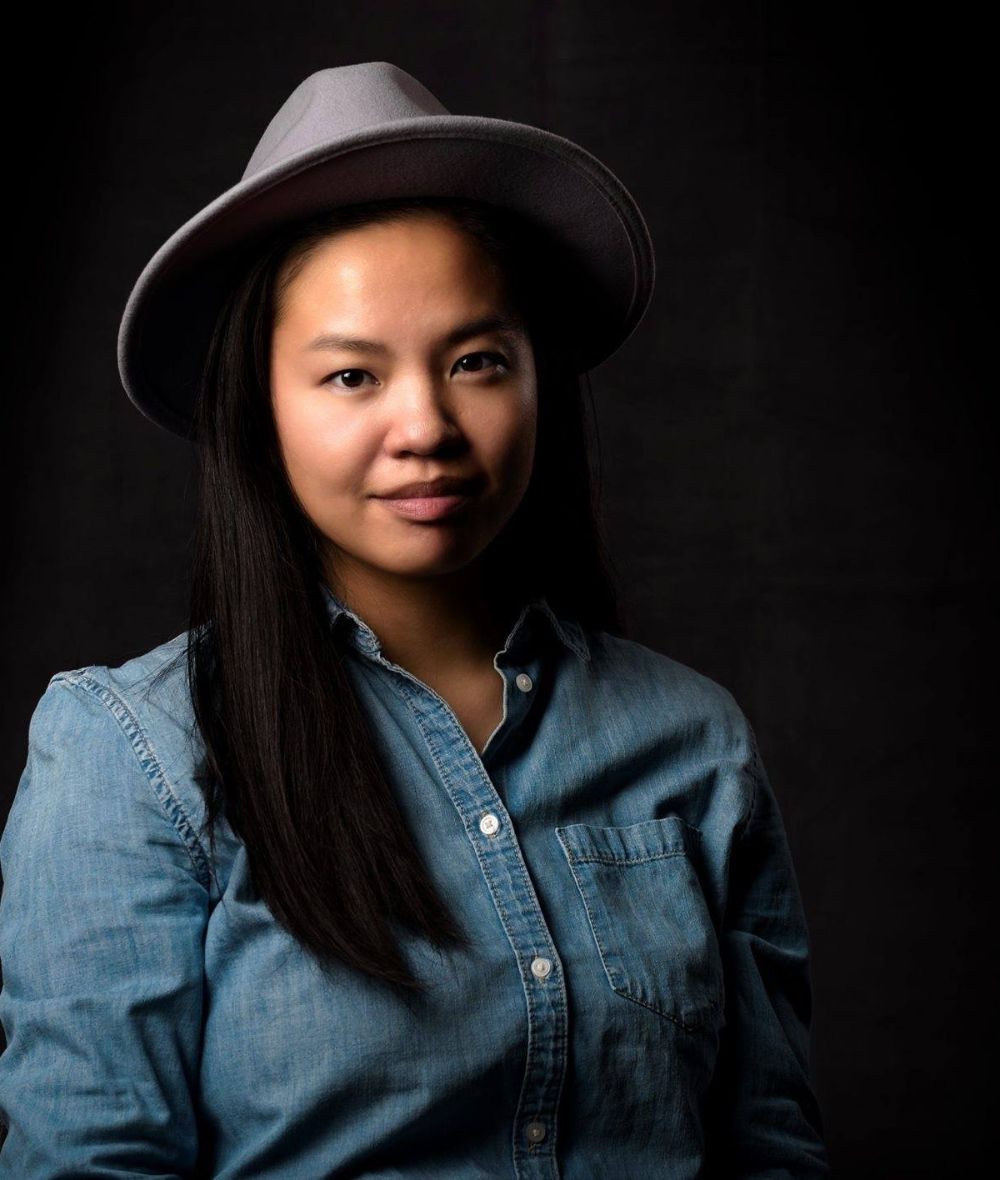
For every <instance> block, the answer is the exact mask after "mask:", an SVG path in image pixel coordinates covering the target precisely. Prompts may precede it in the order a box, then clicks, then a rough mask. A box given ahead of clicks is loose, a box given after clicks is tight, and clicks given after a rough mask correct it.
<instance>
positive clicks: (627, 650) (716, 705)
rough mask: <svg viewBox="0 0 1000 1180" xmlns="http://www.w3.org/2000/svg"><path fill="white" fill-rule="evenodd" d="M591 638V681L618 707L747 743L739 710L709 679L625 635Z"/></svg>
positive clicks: (727, 692)
mask: <svg viewBox="0 0 1000 1180" xmlns="http://www.w3.org/2000/svg"><path fill="white" fill-rule="evenodd" d="M589 640H590V651H591V666H592V674H591V679H592V682H593V683H594V684H595V685H596V686H601V685H603V686H604V688H605V691H607V692H608V693H609V694H613V695H614V697H615V699H616V700H617V701H618V702H619V707H620V708H624V709H625V710H636V711H638V712H640V713H642V714H643V715H645V716H647V717H653V716H657V715H660V716H663V715H668V716H671V717H673V718H674V719H675V720H676V721H678V722H679V723H682V724H686V725H691V724H699V725H701V726H705V727H707V728H709V729H711V730H713V731H715V732H716V733H717V734H719V735H720V736H723V737H725V738H727V739H730V740H733V739H737V740H742V741H749V740H751V735H750V725H749V722H748V720H747V717H746V714H745V713H744V711H743V709H742V707H741V706H740V704H739V703H738V702H737V700H736V698H735V696H734V695H733V693H732V692H731V691H730V690H729V689H728V688H727V687H726V686H725V685H724V684H722V683H721V682H720V681H718V680H715V679H714V678H713V677H712V676H710V675H708V674H707V673H705V672H702V671H699V670H698V669H696V668H693V667H691V666H690V665H689V664H685V663H683V662H682V661H681V660H679V659H676V658H675V657H673V656H669V655H667V654H666V653H665V652H663V651H660V650H659V649H658V648H654V647H651V646H649V645H648V644H645V643H642V642H640V641H639V640H636V639H632V638H629V637H626V636H624V635H618V634H612V633H610V632H607V631H596V632H593V631H592V632H591V633H590V635H589Z"/></svg>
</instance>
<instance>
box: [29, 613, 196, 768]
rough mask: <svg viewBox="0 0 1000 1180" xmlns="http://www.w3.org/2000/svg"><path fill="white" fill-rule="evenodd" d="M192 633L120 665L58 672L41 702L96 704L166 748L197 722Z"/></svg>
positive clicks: (170, 640)
mask: <svg viewBox="0 0 1000 1180" xmlns="http://www.w3.org/2000/svg"><path fill="white" fill-rule="evenodd" d="M188 634H189V633H188V632H187V631H182V632H181V633H180V634H179V635H175V636H174V637H173V638H172V639H168V640H166V641H165V642H163V643H159V644H157V645H156V646H155V647H152V648H150V649H149V650H148V651H145V652H142V653H140V654H138V655H135V656H131V657H130V658H128V659H126V660H124V661H122V662H121V663H120V664H87V665H84V666H83V667H79V668H67V669H64V670H62V671H59V672H55V673H53V675H52V676H51V677H50V678H49V682H48V684H47V686H46V689H45V693H44V694H43V698H42V701H43V702H44V701H45V700H46V698H50V699H55V700H67V699H76V700H81V699H88V698H90V699H93V700H95V701H98V702H100V703H101V704H102V705H103V706H104V708H105V709H106V710H107V711H108V712H110V713H111V714H112V715H113V716H114V717H116V718H117V719H118V721H119V723H121V724H122V726H123V727H124V728H126V729H129V730H133V731H137V732H139V733H142V734H145V735H146V736H147V737H152V736H155V738H156V740H157V742H158V744H160V745H161V746H162V745H163V743H164V740H165V739H168V737H169V735H170V734H171V733H172V732H180V731H182V730H183V731H187V730H190V728H191V724H192V720H193V711H192V708H191V697H190V692H189V689H188V680H187V640H188ZM67 690H68V696H67ZM41 703H42V702H40V704H41Z"/></svg>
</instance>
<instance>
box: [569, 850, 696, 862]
mask: <svg viewBox="0 0 1000 1180" xmlns="http://www.w3.org/2000/svg"><path fill="white" fill-rule="evenodd" d="M686 855H687V854H686V852H685V851H684V849H683V848H678V849H677V850H676V851H675V852H653V853H650V855H649V856H630V857H621V856H611V855H610V854H609V853H597V852H594V853H589V852H583V853H577V852H574V853H572V855H571V856H570V859H571V860H572V861H573V862H574V863H576V864H601V865H643V864H647V863H648V862H649V861H651V860H666V859H667V858H668V857H671V856H686Z"/></svg>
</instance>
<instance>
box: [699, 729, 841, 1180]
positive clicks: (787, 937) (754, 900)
mask: <svg viewBox="0 0 1000 1180" xmlns="http://www.w3.org/2000/svg"><path fill="white" fill-rule="evenodd" d="M749 749H750V754H749V759H748V765H747V767H746V772H747V776H748V778H747V782H748V788H749V792H750V797H751V803H750V807H749V811H748V814H747V817H746V819H745V821H744V822H743V824H742V825H741V826H740V828H739V829H738V830H737V832H736V834H735V835H734V838H733V846H732V855H731V858H730V872H729V892H728V899H727V905H726V911H725V916H724V919H723V929H722V938H721V949H722V955H723V959H724V963H725V981H726V1003H725V1015H726V1023H725V1024H724V1026H723V1028H722V1031H721V1035H720V1046H719V1056H718V1060H717V1064H716V1072H715V1075H714V1076H713V1080H712V1084H711V1087H710V1091H709V1095H708V1100H707V1111H706V1132H707V1142H706V1164H707V1170H706V1172H705V1175H706V1176H707V1177H709V1178H710V1180H751V1178H759V1180H765V1178H766V1180H813V1178H816V1177H827V1176H829V1175H830V1166H829V1161H828V1157H827V1153H826V1147H825V1144H824V1138H823V1135H824V1132H823V1124H822V1117H821V1113H820V1109H819V1105H818V1103H817V1100H816V1097H815V1094H814V1092H813V1088H812V1083H811V1079H810V1070H809V1030H810V1022H811V1018H812V983H811V976H810V966H809V952H810V947H809V935H808V930H807V927H806V920H805V914H804V912H803V906H802V900H801V896H800V892H799V886H798V881H797V879H796V875H795V869H794V866H793V863H792V858H791V852H790V849H789V844H788V840H787V836H786V832H785V827H784V823H783V820H782V817H781V814H780V811H779V807H778V803H777V800H776V798H775V795H774V792H773V790H772V788H771V784H770V782H769V781H768V777H767V774H766V772H765V770H764V767H763V764H762V763H761V760H760V756H759V754H758V751H757V745H756V740H755V738H754V735H753V731H752V730H750V733H749Z"/></svg>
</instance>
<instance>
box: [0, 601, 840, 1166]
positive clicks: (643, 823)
mask: <svg viewBox="0 0 1000 1180" xmlns="http://www.w3.org/2000/svg"><path fill="white" fill-rule="evenodd" d="M324 592H325V595H326V601H327V605H328V608H329V612H330V619H331V625H335V626H337V628H338V634H342V636H343V638H344V640H345V642H344V645H343V650H344V652H345V662H346V664H347V666H348V668H349V675H350V677H351V681H352V683H353V684H354V686H355V688H356V691H357V694H358V697H359V700H360V702H361V706H362V708H363V709H364V710H365V711H366V713H367V715H368V717H369V718H370V719H371V720H372V721H373V723H374V724H373V731H374V734H375V740H376V742H377V743H378V744H379V751H380V753H381V754H382V755H383V762H384V764H385V765H386V767H387V771H388V773H389V776H390V781H391V782H392V784H393V788H394V790H395V792H396V793H397V795H398V798H399V801H400V805H401V807H402V808H403V812H404V815H405V817H406V820H407V822H408V824H409V825H410V829H411V831H412V832H413V833H414V836H415V839H416V841H417V844H418V848H419V850H420V852H421V854H422V857H423V859H424V861H425V863H426V864H427V866H428V868H429V870H430V871H431V874H432V876H433V878H434V880H435V883H436V884H437V886H438V887H439V888H440V890H441V892H442V895H443V896H444V897H445V898H446V900H447V901H448V903H449V905H450V906H451V908H452V912H453V913H454V914H455V915H456V916H457V917H458V919H459V920H460V922H461V925H462V927H463V929H464V930H465V931H466V933H467V934H468V935H469V936H470V938H471V942H472V948H471V950H464V951H461V952H459V951H449V950H442V951H438V950H436V949H434V948H432V947H431V946H430V944H427V943H425V942H424V941H423V940H419V939H417V938H416V937H415V936H410V935H408V934H406V933H404V934H403V936H402V937H403V949H404V952H405V955H406V958H407V961H408V963H409V965H410V966H411V968H412V969H413V970H414V972H415V973H416V974H417V975H418V976H420V977H421V978H423V979H426V980H429V981H430V983H431V987H430V988H429V989H428V991H427V992H426V994H425V995H424V996H422V997H421V998H419V999H413V998H409V999H402V998H399V997H398V996H397V994H396V993H394V992H393V991H392V989H388V988H383V987H378V986H373V981H372V980H370V979H369V978H368V977H365V976H362V975H360V974H358V973H354V972H352V971H350V970H349V969H347V968H346V967H345V968H344V969H343V970H341V971H339V972H338V971H332V972H331V971H327V972H326V973H323V972H322V971H321V970H320V968H319V967H318V966H316V965H315V960H313V959H312V958H311V957H310V956H309V955H308V954H307V953H306V952H305V951H304V949H303V948H302V947H301V946H300V945H299V944H298V943H297V942H296V941H295V940H294V939H293V938H292V936H291V935H289V934H287V933H286V932H285V931H284V930H283V929H282V928H281V927H280V926H279V925H278V924H277V923H276V922H275V920H274V919H273V917H272V915H271V914H270V912H269V911H268V910H267V908H266V907H265V906H264V904H263V903H262V902H261V900H260V899H259V898H258V896H257V895H256V894H255V892H254V890H253V889H252V887H251V884H250V876H249V872H248V863H247V858H246V851H245V848H244V847H243V845H242V842H241V841H240V840H239V839H238V838H236V837H235V836H234V834H233V833H232V830H231V828H229V826H228V824H226V823H225V821H224V819H223V821H222V826H221V827H220V828H219V843H218V846H217V860H216V871H217V874H218V885H217V884H216V881H215V880H214V879H213V878H212V877H211V875H210V873H209V859H208V858H209V851H208V846H207V840H203V839H202V838H200V836H199V829H200V824H201V821H202V819H203V817H204V805H203V800H202V795H201V791H200V789H199V787H198V785H197V784H196V783H195V781H194V778H193V775H194V773H195V770H196V765H197V762H198V754H199V749H198V745H197V742H198V738H197V731H196V729H194V728H193V726H192V716H193V714H192V709H191V702H190V696H189V693H188V691H187V682H186V669H185V667H184V660H183V655H184V645H185V643H186V640H187V632H184V633H182V634H180V635H178V636H176V637H175V638H174V639H172V640H170V641H168V642H166V643H164V644H161V645H160V646H159V647H156V648H154V649H153V650H151V651H149V652H147V653H145V654H144V655H141V656H137V657H136V658H134V659H130V660H128V661H127V662H125V663H123V664H122V665H121V666H119V667H107V666H102V665H91V666H88V667H84V668H78V669H75V670H72V671H65V672H58V673H56V674H55V675H53V676H52V678H51V680H50V681H49V684H48V686H47V688H46V689H45V691H44V693H43V694H42V696H41V698H40V700H39V701H38V703H37V705H36V707H35V710H34V713H33V715H32V718H31V722H30V727H29V734H28V738H29V744H28V759H27V765H26V767H25V770H24V773H23V775H22V777H21V780H20V782H19V784H18V788H17V791H16V794H15V798H14V802H13V807H12V810H11V812H10V815H9V818H8V821H7V823H6V827H5V829H4V832H3V837H2V839H0V869H2V872H3V878H4V890H3V896H2V901H0V961H2V966H3V990H2V992H0V1019H2V1023H3V1027H4V1030H5V1033H6V1036H7V1040H8V1046H7V1048H6V1051H5V1052H4V1053H3V1054H2V1056H0V1115H2V1121H3V1122H6V1123H7V1124H9V1130H8V1133H7V1137H6V1141H5V1142H4V1144H3V1147H2V1149H0V1176H3V1177H5V1178H12V1180H13V1178H16V1180H34V1178H38V1180H42V1178H43V1177H44V1178H45V1180H55V1178H64V1177H65V1178H69V1177H73V1178H82V1177H96V1176H101V1177H122V1176H150V1175H156V1176H161V1177H181V1176H212V1177H219V1178H225V1180H236V1178H237V1177H254V1178H264V1177H282V1178H289V1180H291V1178H293V1177H294V1178H296V1180H301V1178H304V1180H319V1178H321V1177H398V1178H400V1180H402V1178H404V1177H405V1178H407V1180H410V1178H413V1180H416V1178H418V1177H419V1178H424V1180H430V1178H433V1180H474V1178H477V1177H483V1178H486V1177H490V1178H494V1177H515V1178H518V1180H543V1178H544V1180H552V1178H554V1177H565V1178H566V1180H596V1178H604V1180H626V1178H628V1180H637V1178H640V1177H642V1178H645V1177H658V1178H659V1177H662V1178H664V1180H688V1178H693V1177H696V1176H702V1177H724V1176H731V1177H741V1178H742V1177H769V1178H774V1177H796V1178H810V1177H820V1176H827V1175H829V1165H828V1162H827V1156H826V1151H825V1147H824V1142H823V1130H822V1123H821V1119H820V1112H819V1109H818V1107H817V1102H816V1099H815V1096H814V1093H813V1090H812V1087H811V1081H810V1074H809V1065H808V1044H809V1022H810V1019H811V984H810V970H809V945H808V935H807V929H806V924H805V919H804V915H803V910H802V904H801V899H800V894H799V890H798V884H797V880H796V876H795V871H794V868H793V864H792V860H791V857H790V852H789V847H788V843H787V839H786V833H785V829H784V826H783V821H782V819H781V815H780V812H779V809H778V804H777V801H776V798H775V795H774V793H773V791H772V788H771V786H770V784H769V782H768V778H767V776H766V774H765V772H764V769H763V767H762V765H761V761H760V758H759V756H758V753H757V749H756V746H755V742H754V737H753V733H752V730H751V728H750V725H749V724H748V722H747V719H746V717H745V716H744V714H743V713H742V711H741V710H740V708H739V707H738V705H737V704H736V702H735V700H734V699H733V697H732V696H731V694H730V693H729V692H728V690H726V689H725V688H723V687H721V686H720V685H719V684H717V683H716V682H714V681H713V680H711V679H709V678H708V677H706V676H704V675H702V674H700V673H698V672H696V671H693V670H692V669H690V668H688V667H686V666H685V665H683V664H681V663H678V662H676V661H675V660H673V659H670V658H669V657H667V656H665V655H663V654H660V653H659V652H656V651H654V650H652V649H651V648H648V647H646V646H644V645H642V644H640V643H637V642H634V641H631V640H628V639H625V638H622V637H616V636H612V635H610V634H609V633H606V632H603V631H590V630H584V628H583V627H582V626H581V625H580V624H579V623H578V622H577V621H575V620H574V619H573V618H568V617H564V616H562V615H561V614H556V613H555V612H554V610H553V609H552V608H551V607H550V605H549V604H548V602H547V601H546V600H545V599H544V598H535V599H532V600H531V601H529V602H528V603H527V604H526V605H525V606H524V608H523V610H522V611H521V612H520V615H519V617H518V618H517V621H516V623H515V624H514V626H513V627H512V629H511V631H510V633H509V635H508V636H507V639H506V642H505V644H504V647H503V648H502V650H500V651H499V652H497V653H496V656H495V657H494V667H495V668H496V672H497V675H498V676H499V677H500V678H501V679H502V681H503V714H502V720H501V722H500V723H499V724H498V726H497V727H496V729H495V730H494V731H493V733H492V734H491V736H490V738H489V741H488V742H487V744H486V746H485V749H484V750H483V752H482V754H479V753H478V752H477V750H476V748H475V746H474V745H473V743H472V742H471V741H470V739H469V738H468V736H467V735H466V733H465V731H464V730H463V729H462V727H461V726H460V724H459V722H458V720H457V718H456V716H455V714H454V712H453V711H452V709H451V708H450V707H449V705H448V704H447V703H446V702H445V701H444V700H443V699H442V697H440V696H439V695H438V694H437V693H436V692H435V691H434V690H432V689H431V688H430V687H428V686H427V685H426V684H424V683H423V682H422V681H420V680H418V679H417V678H416V677H415V676H413V675H411V674H410V673H409V672H407V671H406V670H404V669H403V668H402V667H400V666H399V665H397V664H395V663H393V662H392V661H390V660H388V659H387V658H386V657H385V656H384V655H383V653H382V650H381V646H380V642H379V639H378V637H377V636H376V634H375V633H374V631H373V630H372V629H371V628H370V627H369V626H368V625H367V624H366V623H365V622H364V620H363V619H361V618H360V617H359V616H358V615H357V614H356V613H354V612H353V611H351V610H348V609H347V608H346V607H345V605H344V604H343V603H342V602H340V601H339V600H338V599H337V598H336V597H335V596H334V595H333V594H331V593H330V592H329V590H328V589H327V588H326V587H325V586H324ZM171 661H172V664H171V667H170V671H169V673H168V674H167V676H166V678H165V679H164V680H162V681H161V682H160V683H159V684H158V685H157V686H156V687H155V688H151V685H150V680H151V678H152V676H153V675H154V674H155V673H157V672H159V671H160V670H161V669H162V668H164V666H165V665H166V664H168V663H171ZM220 890H221V895H220Z"/></svg>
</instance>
